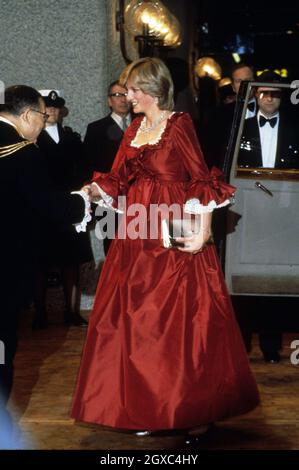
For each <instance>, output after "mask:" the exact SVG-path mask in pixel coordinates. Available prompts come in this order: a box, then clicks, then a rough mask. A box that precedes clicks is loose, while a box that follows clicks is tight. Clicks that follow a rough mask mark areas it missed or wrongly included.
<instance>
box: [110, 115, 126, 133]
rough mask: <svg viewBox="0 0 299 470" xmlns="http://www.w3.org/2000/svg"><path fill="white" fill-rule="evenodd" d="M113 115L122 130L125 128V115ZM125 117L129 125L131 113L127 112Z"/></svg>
mask: <svg viewBox="0 0 299 470" xmlns="http://www.w3.org/2000/svg"><path fill="white" fill-rule="evenodd" d="M111 117H112V119H113V120H114V121H115V122H116V124H117V125H118V126H119V127H120V128H121V130H124V129H123V117H122V116H120V115H119V114H116V113H111ZM125 118H126V121H127V127H128V126H129V125H130V124H131V115H130V113H129V114H127V115H126V117H125Z"/></svg>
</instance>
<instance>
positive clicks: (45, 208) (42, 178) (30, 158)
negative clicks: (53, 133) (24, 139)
mask: <svg viewBox="0 0 299 470" xmlns="http://www.w3.org/2000/svg"><path fill="white" fill-rule="evenodd" d="M30 147H31V148H30V149H28V150H26V151H24V152H23V153H21V151H20V155H18V165H17V172H16V181H17V190H18V197H19V200H20V203H22V201H26V202H27V205H28V206H29V207H31V208H32V211H33V212H35V213H36V215H37V216H38V217H39V218H41V219H45V220H48V221H50V222H52V223H55V224H56V225H57V226H61V227H67V226H70V225H72V224H76V223H80V222H81V221H82V219H83V218H84V215H85V203H84V200H83V198H82V197H81V195H78V194H73V195H72V194H70V193H69V192H67V191H57V190H54V189H53V188H52V187H51V184H50V181H49V179H48V174H47V166H46V163H45V159H44V156H43V154H41V152H40V151H39V150H38V149H37V148H35V147H34V146H33V145H32V146H30Z"/></svg>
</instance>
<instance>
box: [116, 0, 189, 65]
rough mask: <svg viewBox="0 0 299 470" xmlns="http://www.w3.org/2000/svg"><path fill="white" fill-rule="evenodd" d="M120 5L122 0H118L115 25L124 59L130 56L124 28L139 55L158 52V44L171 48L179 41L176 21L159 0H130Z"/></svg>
mask: <svg viewBox="0 0 299 470" xmlns="http://www.w3.org/2000/svg"><path fill="white" fill-rule="evenodd" d="M124 6H125V2H124V0H120V1H119V12H118V13H117V29H118V30H119V31H120V35H121V39H120V45H121V50H122V54H123V57H124V58H125V60H126V61H127V62H130V59H129V58H128V56H127V53H126V46H125V31H127V32H128V33H129V34H131V35H132V36H134V38H135V41H137V42H138V52H139V56H140V57H145V56H159V52H160V48H161V47H167V48H175V47H178V46H179V45H180V44H181V28H180V24H179V22H178V20H177V18H176V17H175V16H174V15H172V14H171V13H170V12H169V10H168V9H167V8H166V7H165V5H163V3H162V2H161V1H160V0H131V1H129V2H128V4H127V5H126V7H124Z"/></svg>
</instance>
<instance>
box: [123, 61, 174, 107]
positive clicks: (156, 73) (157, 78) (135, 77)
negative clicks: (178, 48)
mask: <svg viewBox="0 0 299 470" xmlns="http://www.w3.org/2000/svg"><path fill="white" fill-rule="evenodd" d="M129 79H130V80H132V81H133V82H134V84H135V85H136V86H138V87H139V88H140V89H141V90H142V91H143V92H144V93H146V94H148V95H151V96H153V97H157V98H158V106H159V108H160V109H163V110H164V109H165V110H168V111H172V110H173V107H174V101H173V81H172V78H171V75H170V72H169V70H168V68H167V67H166V65H165V64H164V62H163V61H162V60H160V59H157V58H154V57H144V58H142V59H138V60H135V61H134V62H132V63H131V64H129V65H128V66H127V67H126V68H125V70H124V71H123V72H122V74H121V76H120V78H119V83H120V85H121V86H126V84H127V82H128V80H129Z"/></svg>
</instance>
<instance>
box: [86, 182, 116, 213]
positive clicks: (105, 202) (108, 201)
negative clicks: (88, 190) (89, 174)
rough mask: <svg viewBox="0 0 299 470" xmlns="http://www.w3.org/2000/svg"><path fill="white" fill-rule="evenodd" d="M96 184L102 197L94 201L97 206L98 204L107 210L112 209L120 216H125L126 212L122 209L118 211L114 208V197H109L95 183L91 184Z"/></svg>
mask: <svg viewBox="0 0 299 470" xmlns="http://www.w3.org/2000/svg"><path fill="white" fill-rule="evenodd" d="M91 184H94V185H95V186H96V187H97V188H98V190H99V193H100V195H101V199H99V200H98V201H93V202H94V203H95V204H98V205H99V206H100V207H104V208H105V209H110V210H112V211H114V212H117V213H118V214H123V213H124V211H122V210H121V209H117V208H116V207H113V197H112V196H109V194H107V193H105V191H104V190H103V189H102V188H101V187H100V186H99V185H98V184H97V183H95V182H93V183H91Z"/></svg>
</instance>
